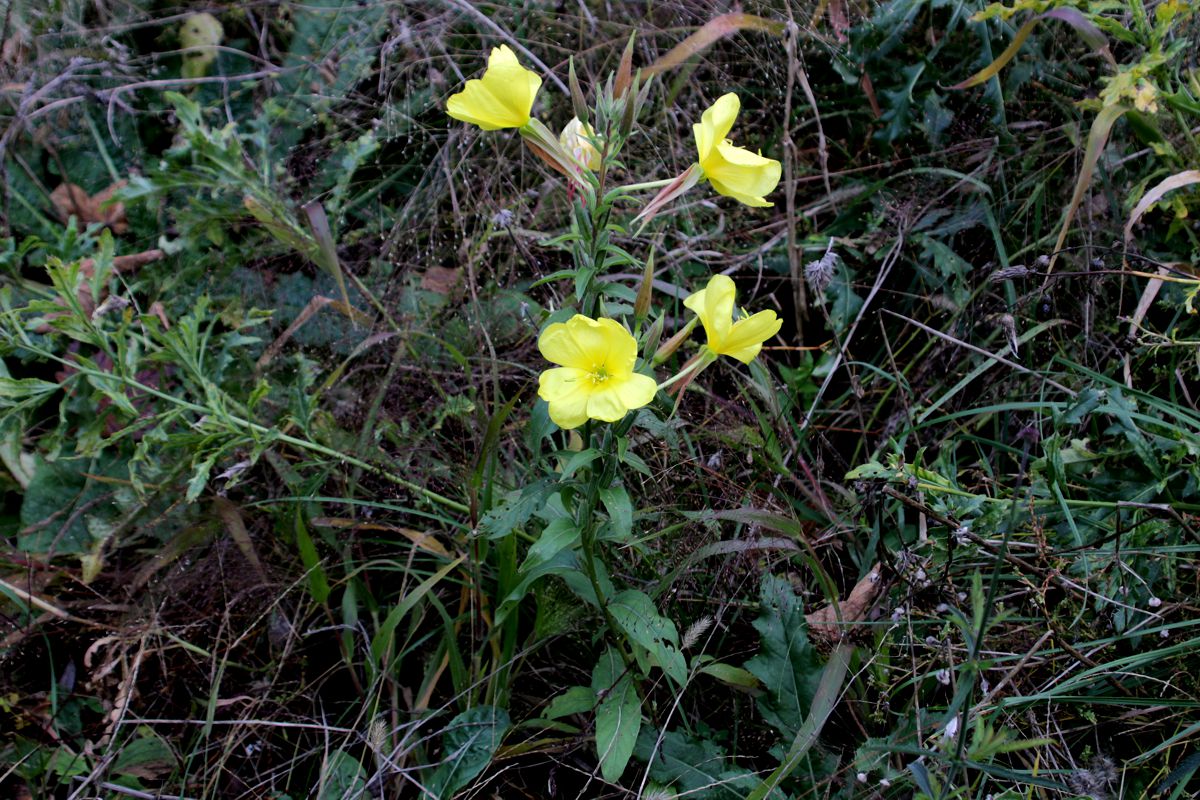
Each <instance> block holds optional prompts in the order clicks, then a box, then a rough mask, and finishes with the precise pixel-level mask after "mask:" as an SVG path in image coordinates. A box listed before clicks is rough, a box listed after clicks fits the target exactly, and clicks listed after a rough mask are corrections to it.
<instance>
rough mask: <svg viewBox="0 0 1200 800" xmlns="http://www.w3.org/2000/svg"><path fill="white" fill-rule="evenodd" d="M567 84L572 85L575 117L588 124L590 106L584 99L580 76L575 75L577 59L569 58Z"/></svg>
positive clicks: (572, 105) (572, 103) (572, 102)
mask: <svg viewBox="0 0 1200 800" xmlns="http://www.w3.org/2000/svg"><path fill="white" fill-rule="evenodd" d="M567 85H568V86H570V87H571V109H572V110H573V111H574V112H575V118H576V119H578V120H580V121H581V122H583V124H584V125H586V124H587V119H588V113H587V112H588V107H587V101H585V100H584V99H583V88H582V87H581V86H580V85H579V78H577V77H576V76H575V59H574V58H570V59H568V60H567Z"/></svg>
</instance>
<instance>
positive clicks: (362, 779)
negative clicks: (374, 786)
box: [317, 749, 367, 800]
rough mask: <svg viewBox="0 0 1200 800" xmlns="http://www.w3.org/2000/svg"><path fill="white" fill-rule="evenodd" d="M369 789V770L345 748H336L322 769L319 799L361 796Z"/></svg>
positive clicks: (335, 799) (336, 799)
mask: <svg viewBox="0 0 1200 800" xmlns="http://www.w3.org/2000/svg"><path fill="white" fill-rule="evenodd" d="M366 790H367V771H366V770H365V769H363V765H362V764H360V763H358V759H357V758H355V757H354V756H352V755H350V754H349V753H347V752H346V751H345V750H340V749H339V750H334V751H333V753H332V754H331V755H330V756H329V760H328V761H326V762H325V765H324V767H323V768H322V770H321V792H320V794H318V795H317V797H318V800H342V799H343V798H346V797H361V796H362V795H363V794H364V793H365V792H366Z"/></svg>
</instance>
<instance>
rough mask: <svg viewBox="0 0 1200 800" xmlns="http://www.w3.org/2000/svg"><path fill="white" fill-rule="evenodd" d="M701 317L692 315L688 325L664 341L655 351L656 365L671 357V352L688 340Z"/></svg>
mask: <svg viewBox="0 0 1200 800" xmlns="http://www.w3.org/2000/svg"><path fill="white" fill-rule="evenodd" d="M699 319H700V318H699V317H692V321H691V322H689V323H688V324H687V325H684V326H683V328H681V329H680V331H679V332H678V333H676V334H675V335H674V336H672V337H671V338H670V339H667V341H665V342H663V345H662V347H660V348H658V350H657V351H656V352H655V353H654V365H655V366H658V365H659V364H661V363H662V362H664V361H666V360H667V359H668V358H670V357H671V354H672V353H674V352H675V351H676V350H678V349H679V346H680V345H682V344H683V343H684V342H686V341H687V340H688V337H689V336H691V335H692V330H693V329H694V328H695V327H696V323H697V322H698V321H699Z"/></svg>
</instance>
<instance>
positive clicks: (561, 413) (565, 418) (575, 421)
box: [547, 385, 592, 431]
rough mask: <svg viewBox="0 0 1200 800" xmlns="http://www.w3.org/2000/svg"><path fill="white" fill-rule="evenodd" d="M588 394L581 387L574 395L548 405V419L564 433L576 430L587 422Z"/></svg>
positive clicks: (589, 395) (589, 393) (589, 394)
mask: <svg viewBox="0 0 1200 800" xmlns="http://www.w3.org/2000/svg"><path fill="white" fill-rule="evenodd" d="M591 396H592V395H591V392H589V391H588V390H587V389H586V388H585V387H584V386H583V385H580V387H579V389H578V390H577V391H576V392H575V393H574V394H570V395H567V396H565V397H560V398H559V399H557V400H554V401H547V402H548V403H549V410H550V419H551V420H552V421H553V422H554V424H555V425H557V426H558V427H560V428H562V429H563V430H565V431H569V430H571V429H572V428H578V427H579V426H580V425H582V424H583V423H585V422H587V420H588V401H589V400H590V399H591Z"/></svg>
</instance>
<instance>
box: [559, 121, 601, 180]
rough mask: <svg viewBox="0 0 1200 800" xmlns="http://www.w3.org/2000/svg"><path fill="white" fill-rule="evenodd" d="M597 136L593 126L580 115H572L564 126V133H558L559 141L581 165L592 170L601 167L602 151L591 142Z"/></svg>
mask: <svg viewBox="0 0 1200 800" xmlns="http://www.w3.org/2000/svg"><path fill="white" fill-rule="evenodd" d="M595 138H596V134H594V133H593V132H592V126H590V125H588V124H587V123H586V122H580V121H579V117H572V118H571V121H570V122H568V123H567V125H566V127H565V128H563V131H562V133H560V134H559V135H558V141H559V143H560V144H561V145H562V146H563V149H564V150H566V151H567V152H568V153H570V154H571V155H572V156H574V157H575V160H576V161H578V162H579V163H580V165H581V166H583V167H584V168H585V169H589V170H591V171H592V172H595V171H596V170H598V169H600V151H599V150H597V149H596V146H595V145H593V144H592V142H591V140H592V139H595Z"/></svg>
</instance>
